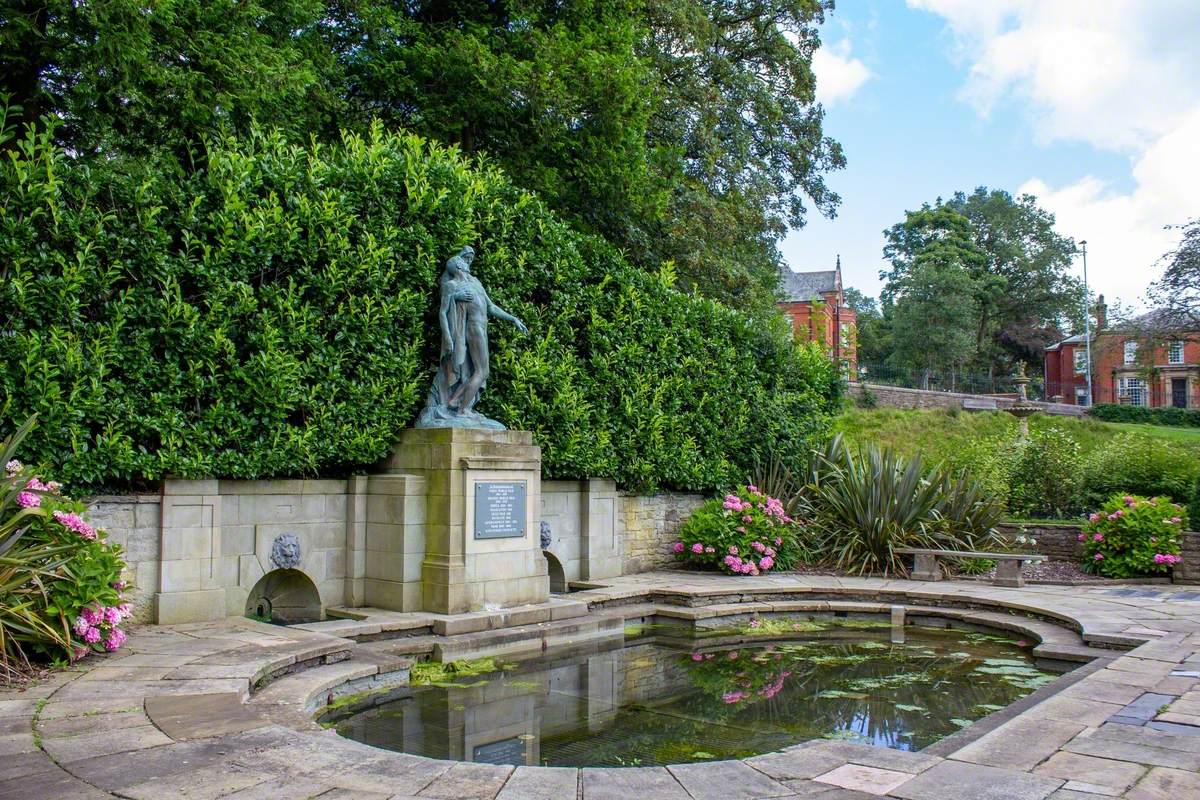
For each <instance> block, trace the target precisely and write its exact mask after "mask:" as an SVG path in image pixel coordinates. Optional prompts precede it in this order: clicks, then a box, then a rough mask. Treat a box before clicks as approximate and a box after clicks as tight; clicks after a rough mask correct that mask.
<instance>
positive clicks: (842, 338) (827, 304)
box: [779, 257, 858, 375]
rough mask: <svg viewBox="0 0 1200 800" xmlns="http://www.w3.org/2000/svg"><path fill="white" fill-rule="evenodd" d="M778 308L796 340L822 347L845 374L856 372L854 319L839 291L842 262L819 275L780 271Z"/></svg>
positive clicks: (786, 268)
mask: <svg viewBox="0 0 1200 800" xmlns="http://www.w3.org/2000/svg"><path fill="white" fill-rule="evenodd" d="M779 283H780V288H781V291H782V299H781V300H780V302H779V309H780V310H781V311H782V312H783V313H784V315H785V316H786V317H787V318H788V319H789V320H790V321H791V323H792V331H793V332H794V333H795V335H796V338H797V339H799V340H801V341H805V342H818V343H820V344H821V345H823V346H824V347H825V348H826V350H827V351H828V353H829V356H830V358H832V359H833V360H834V361H839V362H844V363H845V364H846V369H847V370H848V371H849V374H851V375H853V374H855V371H856V370H857V369H858V352H857V348H856V346H855V327H856V324H857V319H856V317H855V314H854V309H852V308H850V307H849V306H847V305H846V295H845V293H844V292H843V291H842V259H841V258H840V257H839V258H838V260H837V266H836V267H834V268H833V269H831V270H825V271H822V272H793V271H792V270H791V269H790V268H789V267H787V266H786V265H785V266H784V267H783V268H782V269H781V270H780V281H779Z"/></svg>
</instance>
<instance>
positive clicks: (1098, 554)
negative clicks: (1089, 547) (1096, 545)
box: [1092, 553, 1104, 561]
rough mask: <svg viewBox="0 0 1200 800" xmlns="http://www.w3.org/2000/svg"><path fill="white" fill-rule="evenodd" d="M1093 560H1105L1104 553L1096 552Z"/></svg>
mask: <svg viewBox="0 0 1200 800" xmlns="http://www.w3.org/2000/svg"><path fill="white" fill-rule="evenodd" d="M1092 560H1093V561H1103V560H1104V554H1103V553H1096V555H1094V556H1092Z"/></svg>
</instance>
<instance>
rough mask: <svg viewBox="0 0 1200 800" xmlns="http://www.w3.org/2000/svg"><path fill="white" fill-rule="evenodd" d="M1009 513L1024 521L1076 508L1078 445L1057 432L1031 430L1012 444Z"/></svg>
mask: <svg viewBox="0 0 1200 800" xmlns="http://www.w3.org/2000/svg"><path fill="white" fill-rule="evenodd" d="M1015 448H1016V453H1015V456H1014V458H1013V462H1012V464H1013V465H1012V477H1011V481H1012V482H1011V484H1010V486H1011V488H1010V491H1009V510H1010V511H1012V512H1013V513H1014V514H1018V515H1020V516H1024V517H1042V518H1054V517H1065V516H1069V515H1071V514H1074V513H1075V512H1076V511H1077V510H1078V508H1079V499H1078V486H1079V469H1080V464H1081V458H1080V454H1079V443H1078V442H1077V441H1075V439H1073V438H1072V437H1071V436H1070V435H1069V434H1067V433H1066V431H1063V430H1061V429H1060V428H1054V427H1046V428H1037V429H1034V430H1033V431H1032V432H1031V433H1030V434H1029V438H1028V439H1026V440H1024V441H1018V442H1017V443H1016V444H1015Z"/></svg>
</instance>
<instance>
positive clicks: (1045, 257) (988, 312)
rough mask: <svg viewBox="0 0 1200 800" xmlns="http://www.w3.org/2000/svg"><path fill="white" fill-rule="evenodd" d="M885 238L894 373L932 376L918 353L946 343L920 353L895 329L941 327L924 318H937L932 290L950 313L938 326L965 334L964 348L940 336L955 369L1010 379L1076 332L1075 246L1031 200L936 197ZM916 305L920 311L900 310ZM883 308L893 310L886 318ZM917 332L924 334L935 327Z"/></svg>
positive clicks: (983, 193) (997, 195) (986, 193)
mask: <svg viewBox="0 0 1200 800" xmlns="http://www.w3.org/2000/svg"><path fill="white" fill-rule="evenodd" d="M884 236H885V237H886V244H885V245H884V250H883V254H884V258H886V259H888V260H889V261H890V262H891V268H890V269H888V270H884V271H882V272H881V273H880V277H881V278H882V279H883V280H884V281H886V284H885V286H884V289H883V293H882V300H883V305H884V316H885V317H888V318H890V320H891V322H892V332H893V336H894V350H893V353H892V356H891V360H892V361H893V362H898V365H904V366H913V367H919V368H922V369H930V368H932V366H931V365H930V362H929V360H928V359H927V358H926V357H925V355H924V351H922V350H921V348H922V347H925V348H927V349H929V350H933V349H936V348H941V347H949V346H950V344H951V342H949V341H948V342H943V343H941V344H935V343H934V342H933V341H932V339H930V340H928V341H927V343H926V344H925V345H922V344H921V341H920V339H921V337H919V336H918V337H916V338H914V339H913V341H912V342H908V343H906V342H907V340H908V338H909V337H908V335H907V334H906V333H905V332H904V331H902V330H901V328H902V327H903V326H904V325H905V324H907V323H906V321H907V320H910V319H911V320H918V321H919V320H921V319H941V317H925V316H923V315H925V314H929V313H941V312H937V310H936V309H933V308H932V307H931V306H930V305H929V304H931V303H933V302H934V299H933V298H932V297H926V293H927V292H929V291H933V290H935V289H936V290H937V291H940V292H942V302H943V303H945V304H946V305H947V306H954V310H953V311H950V310H947V311H946V312H945V314H944V316H945V319H944V320H943V322H944V323H945V324H947V325H953V326H962V325H968V324H969V325H970V328H971V330H970V340H969V342H967V340H965V339H964V338H963V337H962V336H960V334H962V333H963V331H962V330H959V329H957V327H956V330H955V331H954V333H953V335H952V336H951V334H950V333H949V332H946V335H947V336H949V337H950V339H951V340H952V344H953V347H951V350H950V351H947V352H944V353H943V354H942V355H941V356H939V358H942V359H947V358H948V359H950V360H951V361H952V362H953V363H954V364H955V365H956V368H957V369H966V368H970V369H973V370H975V371H977V372H979V373H987V374H990V375H997V374H1003V373H1007V372H1009V371H1011V369H1012V366H1013V364H1014V362H1016V361H1020V360H1024V361H1031V362H1033V361H1037V360H1039V359H1040V357H1041V352H1042V349H1043V348H1044V347H1045V346H1046V345H1048V344H1050V343H1052V342H1054V341H1055V340H1057V339H1059V338H1061V337H1062V336H1063V334H1064V333H1065V332H1066V331H1068V330H1072V329H1074V328H1075V327H1080V326H1081V325H1082V316H1081V314H1082V299H1083V292H1082V287H1081V286H1080V284H1079V282H1078V281H1076V280H1075V279H1074V278H1073V277H1072V276H1071V275H1070V274H1069V270H1070V266H1071V258H1072V256H1073V255H1074V253H1075V244H1074V241H1073V240H1071V239H1069V238H1067V237H1064V236H1061V235H1060V234H1059V233H1057V232H1056V231H1055V230H1054V215H1052V214H1050V213H1049V212H1047V211H1045V210H1044V209H1042V208H1040V207H1038V205H1037V200H1036V198H1034V197H1032V196H1031V195H1023V196H1021V197H1020V198H1014V197H1013V196H1012V195H1010V194H1009V193H1008V192H1005V191H1001V190H989V189H987V188H986V187H980V188H978V189H976V190H975V191H974V192H972V193H971V194H969V195H968V194H966V193H964V192H958V193H956V194H955V195H954V196H953V198H951V199H950V200H949V201H943V200H941V199H940V198H939V199H938V200H937V202H936V203H935V204H934V205H932V206H931V205H929V204H928V203H927V204H925V205H924V206H922V207H921V208H920V209H919V210H917V211H909V212H906V214H905V219H904V221H903V222H900V223H897V224H896V225H894V226H892V227H891V228H890V229H888V230H886V231H884ZM922 267H928V268H926V269H922ZM959 271H961V272H962V274H961V275H960V274H958V273H959ZM916 287H920V288H919V290H918V289H917V288H916ZM951 292H966V293H967V294H966V296H965V297H958V296H953V295H952V294H951ZM914 301H918V302H917V306H916V308H917V310H912V309H907V308H905V306H906V305H907V304H909V303H910V302H914ZM889 305H894V311H893V312H892V313H890V314H889V313H888V312H889V309H888V306H889ZM968 309H969V313H968ZM920 327H921V330H922V333H923V332H925V331H927V330H929V329H930V328H931V327H933V326H931V325H930V324H929V323H928V322H926V323H924V324H922V325H921V326H920ZM913 348H916V349H915V350H914V349H913ZM951 352H952V354H953V355H951ZM942 366H943V367H944V366H946V365H945V364H943V365H942Z"/></svg>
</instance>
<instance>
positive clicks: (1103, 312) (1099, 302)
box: [1095, 295, 1108, 330]
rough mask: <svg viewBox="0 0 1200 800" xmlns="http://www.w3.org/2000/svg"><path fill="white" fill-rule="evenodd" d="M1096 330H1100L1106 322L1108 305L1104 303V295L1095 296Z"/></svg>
mask: <svg viewBox="0 0 1200 800" xmlns="http://www.w3.org/2000/svg"><path fill="white" fill-rule="evenodd" d="M1095 310H1096V330H1100V329H1101V328H1103V327H1104V325H1105V324H1106V323H1107V322H1108V306H1107V305H1105V303H1104V295H1100V296H1099V297H1098V298H1096V309H1095Z"/></svg>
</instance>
